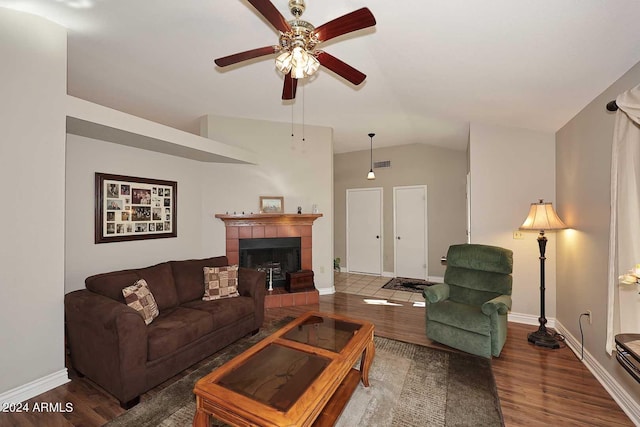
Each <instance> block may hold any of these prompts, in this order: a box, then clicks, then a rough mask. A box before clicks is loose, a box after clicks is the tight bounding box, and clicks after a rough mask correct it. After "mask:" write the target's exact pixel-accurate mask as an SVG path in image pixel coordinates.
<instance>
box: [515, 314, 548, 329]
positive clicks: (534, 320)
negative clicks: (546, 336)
mask: <svg viewBox="0 0 640 427" xmlns="http://www.w3.org/2000/svg"><path fill="white" fill-rule="evenodd" d="M538 319H539V317H538V316H534V315H532V314H524V313H514V312H509V314H508V320H509V322H514V323H522V324H524V325H533V326H540V321H539V320H538ZM547 326H548V327H550V328H555V326H556V319H555V318H553V317H551V318H549V317H547Z"/></svg>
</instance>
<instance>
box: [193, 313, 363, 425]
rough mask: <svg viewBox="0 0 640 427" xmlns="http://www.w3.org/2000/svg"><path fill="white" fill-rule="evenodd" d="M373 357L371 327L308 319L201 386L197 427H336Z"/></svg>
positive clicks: (330, 317)
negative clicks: (215, 426) (217, 424)
mask: <svg viewBox="0 0 640 427" xmlns="http://www.w3.org/2000/svg"><path fill="white" fill-rule="evenodd" d="M374 354H375V347H374V344H373V324H372V323H370V322H366V321H362V320H356V319H351V318H348V317H344V316H338V315H335V314H328V313H319V312H309V313H306V314H304V315H302V316H300V317H299V318H297V319H295V320H294V321H292V322H291V323H289V324H288V325H286V326H284V327H283V328H282V329H280V330H279V331H277V332H276V333H274V334H273V335H271V336H269V337H267V338H265V339H264V340H262V341H260V342H259V343H257V344H256V345H254V346H253V347H251V348H249V349H248V350H246V351H245V352H244V353H242V354H240V355H238V356H236V357H235V358H233V359H232V360H230V361H228V362H227V363H225V364H224V365H222V366H221V367H219V368H218V369H216V370H214V371H213V372H212V373H211V374H209V375H207V376H206V377H204V378H202V379H200V380H199V381H198V382H197V383H196V386H195V388H194V393H195V395H196V414H195V417H194V419H193V425H194V426H196V427H199V426H203V427H204V426H209V416H214V417H215V418H217V419H219V420H221V421H224V422H226V423H228V424H231V425H236V426H274V427H275V426H310V425H333V424H334V422H335V420H336V419H337V418H338V417H339V416H340V413H341V412H342V409H343V408H344V406H345V405H346V404H347V402H348V401H349V398H350V397H351V394H352V393H353V391H354V390H355V388H356V387H357V385H358V382H359V381H360V379H361V380H362V383H363V384H364V386H365V387H368V386H369V368H370V367H371V362H372V361H373V356H374ZM360 356H362V358H361V361H360V370H359V371H358V370H357V369H354V368H353V366H354V364H355V363H356V362H357V360H358V358H359V357H360Z"/></svg>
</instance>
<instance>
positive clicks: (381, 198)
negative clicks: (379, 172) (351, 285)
mask: <svg viewBox="0 0 640 427" xmlns="http://www.w3.org/2000/svg"><path fill="white" fill-rule="evenodd" d="M372 190H377V191H378V192H379V193H380V272H379V273H377V274H376V275H379V276H382V272H383V271H384V266H383V265H382V262H383V253H384V216H383V214H384V189H383V188H382V187H364V188H347V191H346V206H345V208H346V209H345V212H346V218H345V223H346V236H345V240H346V248H345V249H346V254H345V255H346V258H347V259H346V268H347V272H350V271H351V270H350V268H349V193H351V192H354V191H372Z"/></svg>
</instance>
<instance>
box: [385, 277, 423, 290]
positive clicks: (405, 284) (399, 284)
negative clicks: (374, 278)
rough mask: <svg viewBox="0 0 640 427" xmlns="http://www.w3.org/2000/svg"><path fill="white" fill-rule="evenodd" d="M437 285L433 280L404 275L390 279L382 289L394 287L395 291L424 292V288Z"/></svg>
mask: <svg viewBox="0 0 640 427" xmlns="http://www.w3.org/2000/svg"><path fill="white" fill-rule="evenodd" d="M431 285H435V283H433V282H428V281H426V280H420V279H407V278H404V277H394V278H393V279H391V280H389V281H388V282H387V283H386V284H385V285H384V286H383V287H382V289H392V290H394V291H407V292H419V293H422V290H423V289H424V288H427V287H429V286H431Z"/></svg>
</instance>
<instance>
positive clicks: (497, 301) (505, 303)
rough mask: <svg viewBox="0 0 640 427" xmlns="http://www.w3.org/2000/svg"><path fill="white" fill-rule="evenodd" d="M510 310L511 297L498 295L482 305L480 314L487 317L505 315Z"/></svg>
mask: <svg viewBox="0 0 640 427" xmlns="http://www.w3.org/2000/svg"><path fill="white" fill-rule="evenodd" d="M509 310H511V296H510V295H500V296H497V297H495V298H493V299H491V300H489V301H487V302H485V303H484V304H482V312H483V313H484V314H486V315H487V316H491V315H492V314H493V313H496V312H497V313H498V314H507V312H508V311H509Z"/></svg>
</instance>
